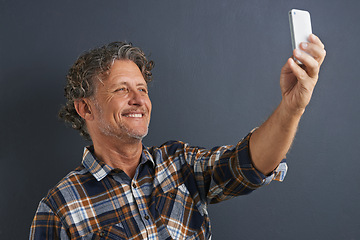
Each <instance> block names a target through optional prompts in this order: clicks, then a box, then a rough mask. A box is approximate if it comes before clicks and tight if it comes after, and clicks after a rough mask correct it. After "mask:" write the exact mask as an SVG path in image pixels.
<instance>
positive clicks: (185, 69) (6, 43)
mask: <svg viewBox="0 0 360 240" xmlns="http://www.w3.org/2000/svg"><path fill="white" fill-rule="evenodd" d="M291 8H299V9H307V10H309V11H310V12H311V14H312V22H313V31H314V33H316V34H317V35H318V36H320V37H321V39H322V40H323V42H324V43H325V44H326V49H327V58H326V60H325V63H324V65H323V67H322V71H321V74H320V81H319V83H318V85H317V88H316V91H315V93H314V96H313V99H312V102H311V104H310V105H309V107H308V109H307V111H306V114H305V115H304V117H303V119H302V121H301V124H300V128H299V132H298V134H297V137H296V140H295V143H294V145H293V148H292V150H291V152H290V153H289V154H288V165H289V172H288V175H287V177H286V181H285V182H283V183H278V182H274V183H272V184H271V185H269V186H266V187H264V188H261V189H259V190H257V191H255V192H254V193H252V194H251V195H248V196H244V197H238V198H235V199H232V200H229V201H227V202H223V203H220V204H217V205H211V206H210V209H209V212H210V216H211V218H212V226H213V235H214V237H213V239H263V238H264V237H267V238H269V239H278V240H279V239H360V204H359V203H360V189H359V187H360V184H359V181H360V174H359V170H360V169H359V165H360V164H359V155H360V139H359V133H360V129H359V121H360V110H359V90H360V82H359V76H358V71H359V67H360V64H359V63H360V62H359V42H360V31H359V30H360V27H359V23H360V14H359V9H360V1H357V0H353V1H345V0H342V1H340V0H318V1H315V0H301V1H300V0H298V1H295V0H281V1H280V0H273V1H264V0H263V1H261V0H251V1H250V0H247V1H245V0H243V1H240V0H221V1H215V0H200V1H194V0H183V1H175V0H173V1H171V0H161V1H122V0H111V1H100V0H99V1H94V0H86V1H85V0H82V1H74V0H62V1H52V0H46V1H45V0H43V1H25V0H24V1H15V0H1V1H0V27H1V33H0V39H1V45H0V81H1V82H0V84H1V87H0V109H1V111H0V116H1V118H0V126H1V133H0V134H1V135H0V159H1V174H0V189H1V197H0V216H1V217H0V239H26V238H27V236H28V229H29V227H30V224H31V221H32V218H33V215H34V213H35V210H36V208H37V204H38V202H39V201H40V199H41V198H42V197H43V196H44V195H45V194H46V192H47V190H48V189H49V188H50V187H52V186H54V185H55V184H56V183H57V181H59V180H60V179H61V178H62V177H63V176H64V175H65V174H66V173H67V172H69V171H70V170H72V169H73V168H75V167H76V166H77V165H78V164H79V163H80V161H81V156H82V151H83V146H85V145H87V144H89V143H88V142H85V141H84V140H82V138H81V137H80V136H79V135H78V133H77V132H75V131H74V130H72V129H70V128H68V127H65V126H64V124H63V123H62V122H61V121H60V120H58V119H57V111H58V109H59V107H60V105H61V104H63V103H64V98H63V87H64V83H65V78H64V76H65V75H66V73H67V70H68V68H69V67H70V66H71V65H72V63H73V62H74V61H75V59H76V58H77V57H78V56H79V54H81V53H82V52H83V51H85V50H88V49H90V48H92V47H95V46H99V45H102V44H105V43H108V42H110V41H114V40H127V41H131V42H132V43H133V44H134V45H136V46H140V47H141V48H142V49H143V50H144V51H145V52H146V53H147V54H151V57H150V58H151V59H153V60H154V61H155V63H156V67H155V69H154V71H153V74H154V81H153V83H152V84H151V86H150V91H151V93H150V94H151V99H152V102H153V115H152V122H151V126H150V134H149V135H148V137H147V138H146V139H145V141H144V142H145V144H146V145H159V144H161V143H163V142H165V141H166V140H170V139H177V140H183V141H186V142H188V143H190V144H193V145H201V146H204V147H211V146H215V145H223V144H234V143H236V142H237V141H238V140H239V139H240V138H242V137H243V136H245V135H246V134H247V133H248V132H249V131H250V130H251V129H252V128H253V127H256V126H258V125H259V124H261V123H262V122H263V121H264V120H265V119H266V118H267V117H268V116H269V115H270V114H271V112H272V111H273V110H274V109H275V107H276V106H277V104H278V103H279V102H280V99H281V98H280V90H279V83H278V82H279V80H278V79H279V74H280V69H281V67H282V65H283V64H284V63H285V61H286V59H287V58H288V57H289V56H290V54H291V42H290V33H289V24H288V15H287V13H288V11H289V10H290V9H291Z"/></svg>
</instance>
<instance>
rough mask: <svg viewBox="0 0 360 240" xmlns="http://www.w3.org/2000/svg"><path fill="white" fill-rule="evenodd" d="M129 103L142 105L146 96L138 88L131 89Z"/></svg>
mask: <svg viewBox="0 0 360 240" xmlns="http://www.w3.org/2000/svg"><path fill="white" fill-rule="evenodd" d="M129 95H130V96H129V97H130V98H129V105H135V106H142V105H144V97H143V96H142V95H141V92H139V91H137V90H133V91H130V94H129Z"/></svg>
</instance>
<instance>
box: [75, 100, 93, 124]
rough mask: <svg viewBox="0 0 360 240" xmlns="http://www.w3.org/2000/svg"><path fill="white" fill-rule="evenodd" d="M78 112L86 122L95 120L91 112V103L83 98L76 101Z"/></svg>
mask: <svg viewBox="0 0 360 240" xmlns="http://www.w3.org/2000/svg"><path fill="white" fill-rule="evenodd" d="M74 107H75V109H76V112H77V113H78V114H79V115H80V116H81V117H82V118H83V119H85V120H92V119H94V115H93V114H92V111H91V105H90V101H89V99H87V98H81V99H77V100H75V101H74Z"/></svg>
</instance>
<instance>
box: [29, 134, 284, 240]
mask: <svg viewBox="0 0 360 240" xmlns="http://www.w3.org/2000/svg"><path fill="white" fill-rule="evenodd" d="M249 138H250V134H249V135H248V136H247V137H245V138H244V139H242V140H241V141H240V142H239V143H238V144H237V145H236V146H221V147H215V148H213V149H209V150H206V149H203V148H199V147H191V146H189V145H187V144H185V143H183V142H180V141H170V142H167V143H165V144H163V145H162V146H160V147H151V148H147V147H143V153H142V157H141V161H140V164H139V166H138V168H137V169H136V173H135V176H134V178H133V179H131V178H129V177H128V176H127V175H126V174H125V173H124V172H123V171H122V170H120V169H113V168H111V167H110V166H108V165H106V164H104V163H103V162H101V161H98V160H97V159H96V158H95V156H94V155H93V154H92V152H93V148H92V147H87V148H85V151H84V155H83V161H82V165H81V166H79V167H78V168H77V169H75V170H74V171H72V172H70V173H69V174H68V175H67V176H66V177H65V178H64V179H62V180H61V181H60V182H59V183H58V184H57V185H56V186H55V187H54V188H53V189H51V190H50V191H49V192H48V194H47V196H46V197H45V198H43V199H42V200H41V202H40V204H39V207H38V209H37V212H36V215H35V217H34V220H33V223H32V226H31V231H30V237H29V238H30V239H210V238H211V229H210V220H209V217H208V212H207V205H208V204H210V203H218V202H220V201H224V200H226V199H230V198H232V197H234V196H238V195H242V194H248V193H250V192H252V191H253V190H255V189H256V188H258V187H260V186H262V185H264V184H268V183H269V182H270V181H272V180H274V179H275V180H279V181H282V180H283V178H284V177H285V174H286V170H287V166H286V163H285V161H283V162H282V163H280V165H279V167H278V168H277V169H276V170H275V171H274V172H273V173H272V174H271V175H269V176H264V175H263V174H262V173H260V172H259V171H257V170H256V169H255V168H254V167H253V165H252V163H251V159H250V155H249V147H248V146H249V143H248V142H249Z"/></svg>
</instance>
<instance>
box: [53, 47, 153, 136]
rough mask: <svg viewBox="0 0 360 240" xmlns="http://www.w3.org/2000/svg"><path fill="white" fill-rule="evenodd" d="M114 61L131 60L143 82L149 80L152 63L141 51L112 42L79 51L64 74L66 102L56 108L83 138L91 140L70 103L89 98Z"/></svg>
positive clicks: (84, 124) (83, 123) (81, 119)
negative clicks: (96, 82) (97, 81)
mask: <svg viewBox="0 0 360 240" xmlns="http://www.w3.org/2000/svg"><path fill="white" fill-rule="evenodd" d="M115 60H130V61H133V62H134V63H135V64H136V65H137V66H138V67H139V69H140V71H141V73H142V75H143V77H144V79H145V81H146V83H149V82H150V81H151V79H152V73H151V70H152V68H153V67H154V62H153V61H149V60H148V59H147V58H146V56H145V54H144V52H143V51H142V50H141V49H140V48H137V47H133V45H132V44H131V43H126V42H112V43H109V44H107V45H104V46H102V47H99V48H95V49H93V50H90V51H88V52H85V53H83V54H82V55H81V56H80V57H79V58H78V59H77V60H76V62H75V63H74V65H73V66H72V67H71V68H70V70H69V73H68V74H67V76H66V78H67V84H66V86H65V89H64V90H65V97H66V99H67V102H66V104H65V105H64V106H62V107H61V108H60V111H59V117H60V118H61V119H63V120H64V121H65V122H66V123H68V124H70V125H71V127H72V128H74V129H76V130H78V131H80V135H81V136H83V137H84V138H85V139H86V140H91V137H90V135H89V132H88V130H87V128H86V123H85V120H84V119H83V118H82V117H81V116H80V115H79V114H78V113H77V111H76V109H75V106H74V102H75V100H78V99H81V98H89V97H92V96H93V95H94V93H95V86H96V85H95V84H94V83H95V80H99V81H102V80H104V79H106V78H107V77H108V76H109V74H110V68H111V66H112V65H113V63H114V61H115Z"/></svg>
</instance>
